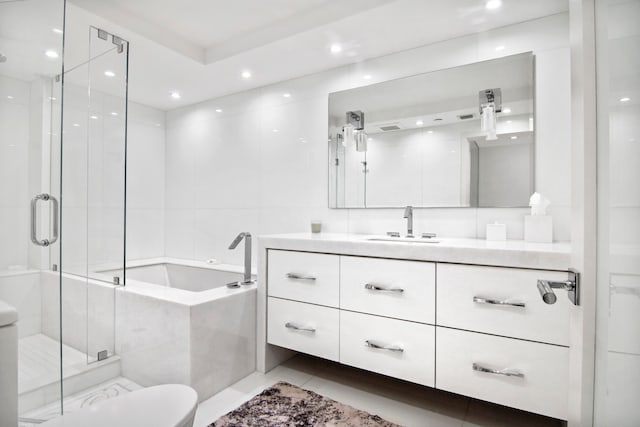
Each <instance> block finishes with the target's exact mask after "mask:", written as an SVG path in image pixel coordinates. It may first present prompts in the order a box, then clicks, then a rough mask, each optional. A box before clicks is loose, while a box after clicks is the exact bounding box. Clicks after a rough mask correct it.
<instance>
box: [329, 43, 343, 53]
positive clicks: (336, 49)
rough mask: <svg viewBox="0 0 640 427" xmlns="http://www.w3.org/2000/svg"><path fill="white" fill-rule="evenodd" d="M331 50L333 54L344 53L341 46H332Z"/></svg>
mask: <svg viewBox="0 0 640 427" xmlns="http://www.w3.org/2000/svg"><path fill="white" fill-rule="evenodd" d="M329 49H330V50H331V53H340V52H342V46H340V45H339V44H332V45H331V47H330V48H329Z"/></svg>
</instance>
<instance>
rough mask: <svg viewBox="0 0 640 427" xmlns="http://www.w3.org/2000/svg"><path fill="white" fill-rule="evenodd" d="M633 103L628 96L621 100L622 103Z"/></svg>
mask: <svg viewBox="0 0 640 427" xmlns="http://www.w3.org/2000/svg"><path fill="white" fill-rule="evenodd" d="M629 101H631V98H629V97H628V96H625V97H624V98H620V102H629Z"/></svg>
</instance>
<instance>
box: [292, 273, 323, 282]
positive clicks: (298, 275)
mask: <svg viewBox="0 0 640 427" xmlns="http://www.w3.org/2000/svg"><path fill="white" fill-rule="evenodd" d="M287 279H295V280H311V281H315V280H316V278H315V277H313V276H305V275H304V274H297V273H287Z"/></svg>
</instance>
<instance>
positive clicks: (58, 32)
mask: <svg viewBox="0 0 640 427" xmlns="http://www.w3.org/2000/svg"><path fill="white" fill-rule="evenodd" d="M51 31H53V32H54V33H56V34H62V30H61V29H60V28H52V29H51Z"/></svg>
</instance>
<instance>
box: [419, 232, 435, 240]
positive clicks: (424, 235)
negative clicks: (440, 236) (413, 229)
mask: <svg viewBox="0 0 640 427" xmlns="http://www.w3.org/2000/svg"><path fill="white" fill-rule="evenodd" d="M434 237H436V233H422V238H423V239H433V238H434Z"/></svg>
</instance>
